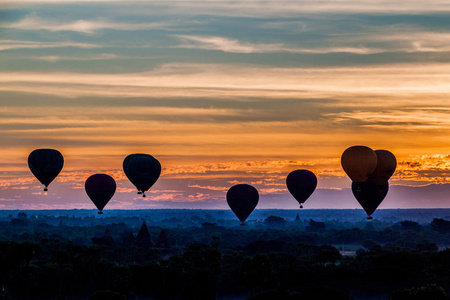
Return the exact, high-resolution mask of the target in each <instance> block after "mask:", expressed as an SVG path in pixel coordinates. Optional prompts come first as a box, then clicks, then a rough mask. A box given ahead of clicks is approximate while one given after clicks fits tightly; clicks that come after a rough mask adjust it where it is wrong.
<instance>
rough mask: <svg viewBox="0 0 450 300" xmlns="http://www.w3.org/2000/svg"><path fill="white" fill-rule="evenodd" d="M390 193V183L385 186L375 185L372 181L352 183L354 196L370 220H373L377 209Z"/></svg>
mask: <svg viewBox="0 0 450 300" xmlns="http://www.w3.org/2000/svg"><path fill="white" fill-rule="evenodd" d="M388 191H389V183H388V182H385V183H384V184H383V185H375V184H374V183H373V182H372V180H370V179H369V180H367V181H366V182H364V183H362V184H357V183H355V182H353V183H352V192H353V195H354V196H355V198H356V200H358V202H359V204H360V205H361V206H362V208H363V209H364V211H365V212H366V213H367V215H368V216H369V217H368V219H371V218H372V217H370V215H371V214H373V213H374V212H375V210H376V209H377V207H378V206H379V205H380V204H381V202H382V201H383V200H384V198H385V197H386V195H387V193H388Z"/></svg>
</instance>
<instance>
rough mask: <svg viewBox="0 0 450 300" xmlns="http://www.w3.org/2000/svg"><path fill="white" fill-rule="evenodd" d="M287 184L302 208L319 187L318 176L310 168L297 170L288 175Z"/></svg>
mask: <svg viewBox="0 0 450 300" xmlns="http://www.w3.org/2000/svg"><path fill="white" fill-rule="evenodd" d="M286 186H287V188H288V190H289V192H290V193H291V195H292V196H293V197H294V198H295V200H297V201H298V203H299V204H300V208H302V207H303V206H302V203H304V202H305V201H306V200H307V199H308V198H309V197H310V196H311V195H312V193H313V192H314V190H315V189H316V187H317V177H316V175H314V173H313V172H311V171H308V170H295V171H292V172H291V173H289V175H288V176H287V177H286Z"/></svg>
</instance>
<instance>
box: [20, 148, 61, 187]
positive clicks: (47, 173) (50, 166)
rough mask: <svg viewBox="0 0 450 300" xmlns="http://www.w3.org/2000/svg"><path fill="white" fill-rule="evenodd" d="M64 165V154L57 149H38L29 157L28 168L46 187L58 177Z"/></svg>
mask: <svg viewBox="0 0 450 300" xmlns="http://www.w3.org/2000/svg"><path fill="white" fill-rule="evenodd" d="M63 165H64V158H63V156H62V154H61V153H60V152H59V151H58V150H55V149H36V150H33V151H32V152H31V153H30V155H29V156H28V166H29V167H30V170H31V172H32V173H33V174H34V176H36V178H37V179H38V180H39V181H40V182H41V183H42V184H43V185H44V186H45V188H44V191H47V187H48V185H49V184H50V182H52V181H53V179H55V178H56V176H58V174H59V172H61V170H62V167H63Z"/></svg>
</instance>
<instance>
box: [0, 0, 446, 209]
mask: <svg viewBox="0 0 450 300" xmlns="http://www.w3.org/2000/svg"><path fill="white" fill-rule="evenodd" d="M0 103H1V106H0V143H1V144H0V145H1V146H0V176H1V177H0V209H51V208H67V209H71V208H94V206H93V204H92V203H91V202H90V200H89V198H88V197H87V195H86V193H85V191H84V181H85V180H86V178H87V177H89V176H90V175H92V174H95V173H107V174H110V175H111V176H113V177H114V178H115V179H116V181H117V185H118V190H117V192H116V194H115V195H114V197H113V199H112V200H111V202H110V203H109V204H108V205H107V207H106V209H107V208H126V209H135V208H227V205H226V201H225V194H226V191H227V190H228V188H229V187H231V186H232V185H234V184H236V183H248V184H252V185H254V186H255V187H256V188H257V189H258V191H259V192H260V196H261V198H260V203H259V205H258V207H259V208H294V209H295V208H298V203H297V202H296V201H295V200H294V199H293V198H292V197H291V196H290V195H289V193H288V191H287V189H286V186H285V178H286V176H287V174H288V173H289V172H290V171H292V170H295V169H309V170H311V171H313V172H314V173H315V174H316V175H317V177H318V188H317V190H316V192H315V193H314V194H313V196H312V197H311V198H310V199H309V200H308V201H307V202H306V203H305V205H304V206H305V208H359V207H360V206H359V204H358V203H357V202H356V200H355V199H354V198H353V196H352V194H351V191H350V190H349V187H350V184H351V181H350V179H349V178H348V177H347V176H346V175H345V173H344V172H343V170H342V168H341V165H340V156H341V154H342V152H343V151H344V150H345V149H346V148H347V147H349V146H352V145H366V146H369V147H371V148H372V149H374V150H376V149H387V150H390V151H391V152H392V153H394V154H395V155H396V157H397V161H398V167H397V171H396V173H395V174H394V176H393V178H392V179H391V180H390V185H391V188H390V193H389V194H388V196H387V197H386V199H385V201H384V202H383V203H382V205H381V206H380V208H409V207H422V208H429V207H446V208H449V207H450V2H448V1H440V0H431V1H408V2H407V4H405V2H404V1H398V0H391V1H375V0H369V1H356V0H348V1H337V0H336V1H313V0H298V1H188V0H186V1H101V0H98V1H96V0H89V1H79V0H78V1H65V0H58V1H56V0H55V1H52V0H31V1H8V0H7V1H4V0H0ZM36 148H54V149H58V150H59V151H60V152H61V153H62V154H63V155H64V158H65V165H64V168H63V171H62V172H61V174H60V176H59V177H58V178H57V179H56V180H55V181H54V182H53V183H52V184H50V186H49V192H48V193H44V192H43V191H42V189H43V187H42V185H41V184H40V183H39V182H38V181H37V180H36V179H35V178H34V176H33V175H32V174H31V172H30V171H29V169H28V165H27V157H28V154H29V153H30V152H31V151H32V150H33V149H36ZM131 153H148V154H150V155H153V156H154V157H155V158H157V159H158V160H159V161H160V162H161V165H162V168H163V171H162V174H161V177H160V179H159V181H158V182H157V183H156V184H155V185H154V187H153V188H152V189H151V192H149V193H148V197H147V198H145V199H143V198H142V197H137V196H138V195H136V192H135V189H134V187H133V186H132V185H131V183H130V182H129V181H128V180H127V178H126V177H125V175H124V173H123V171H122V161H123V159H124V158H125V157H126V156H127V155H128V154H131Z"/></svg>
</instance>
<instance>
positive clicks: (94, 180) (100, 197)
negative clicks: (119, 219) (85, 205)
mask: <svg viewBox="0 0 450 300" xmlns="http://www.w3.org/2000/svg"><path fill="white" fill-rule="evenodd" d="M84 188H85V190H86V193H87V195H88V196H89V198H91V200H92V202H94V204H95V206H96V207H97V209H98V210H99V212H98V213H99V214H102V213H103V212H102V210H103V208H104V207H105V205H106V204H107V203H108V202H109V200H110V199H111V198H112V196H113V195H114V193H115V192H116V181H115V180H114V178H112V177H111V176H109V175H107V174H94V175H92V176H90V177H89V178H88V179H87V180H86V182H85V183H84Z"/></svg>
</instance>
